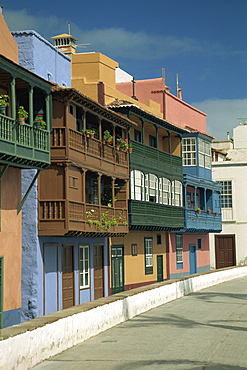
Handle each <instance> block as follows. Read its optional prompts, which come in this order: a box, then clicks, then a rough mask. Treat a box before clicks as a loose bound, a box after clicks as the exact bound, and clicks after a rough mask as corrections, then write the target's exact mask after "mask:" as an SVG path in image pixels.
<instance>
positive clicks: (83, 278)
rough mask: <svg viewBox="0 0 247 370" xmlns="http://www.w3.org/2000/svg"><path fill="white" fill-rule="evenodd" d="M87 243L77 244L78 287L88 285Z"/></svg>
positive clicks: (81, 287)
mask: <svg viewBox="0 0 247 370" xmlns="http://www.w3.org/2000/svg"><path fill="white" fill-rule="evenodd" d="M89 249H90V247H89V245H79V279H80V281H79V284H80V289H83V288H87V287H89Z"/></svg>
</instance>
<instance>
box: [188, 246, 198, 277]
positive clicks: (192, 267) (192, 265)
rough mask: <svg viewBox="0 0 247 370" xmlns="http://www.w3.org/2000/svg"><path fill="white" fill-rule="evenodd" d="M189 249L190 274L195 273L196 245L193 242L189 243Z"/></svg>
mask: <svg viewBox="0 0 247 370" xmlns="http://www.w3.org/2000/svg"><path fill="white" fill-rule="evenodd" d="M189 250H190V274H196V273H197V267H196V246H195V245H194V244H190V246H189Z"/></svg>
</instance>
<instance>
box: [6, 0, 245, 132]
mask: <svg viewBox="0 0 247 370" xmlns="http://www.w3.org/2000/svg"><path fill="white" fill-rule="evenodd" d="M2 5H3V6H4V9H3V15H4V17H5V20H6V21H7V23H8V26H9V28H10V30H13V31H14V30H24V29H26V30H27V29H29V30H30V29H33V30H35V31H36V32H38V33H40V34H41V35H42V36H43V37H45V38H46V39H48V40H50V37H51V36H54V35H58V34H60V33H64V32H67V22H70V23H71V34H72V35H73V36H75V37H76V38H77V39H78V44H81V43H90V45H88V46H87V47H86V48H78V52H84V51H99V52H102V53H104V54H106V55H108V56H109V57H110V58H112V59H114V60H116V61H117V62H119V64H120V68H122V69H124V70H125V71H126V72H128V73H129V74H131V75H133V76H134V77H135V79H146V78H155V77H161V75H162V68H164V69H165V75H166V83H167V85H168V86H170V87H171V92H172V93H175V78H176V73H178V74H179V82H180V87H181V88H182V90H183V99H184V100H185V101H186V102H188V103H190V104H192V105H194V106H196V107H198V108H199V109H201V110H202V111H204V112H205V113H207V115H208V117H207V123H208V133H210V134H212V135H214V136H215V137H216V139H225V138H226V132H227V131H230V135H232V128H233V127H235V126H237V125H238V124H239V123H240V122H241V120H239V119H238V118H246V121H247V91H246V86H247V73H246V67H247V32H246V19H247V0H234V1H232V0H207V1H205V0H204V1H202V0H190V1H185V0H176V1H170V0H163V1H160V0H153V1H146V0H132V1H130V0H125V1H124V2H117V1H112V0H108V1H106V2H103V1H99V0H92V1H91V2H90V1H88V0H87V1H84V0H79V1H78V0H70V1H68V2H64V1H58V0H49V1H48V0H42V6H41V3H40V2H39V1H33V0H22V1H18V2H17V1H16V0H12V1H6V2H5V1H4V0H2Z"/></svg>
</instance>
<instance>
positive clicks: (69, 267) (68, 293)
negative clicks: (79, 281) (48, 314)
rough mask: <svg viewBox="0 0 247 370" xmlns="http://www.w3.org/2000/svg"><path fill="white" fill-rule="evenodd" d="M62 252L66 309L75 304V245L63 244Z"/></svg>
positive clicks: (64, 304) (64, 306) (64, 305)
mask: <svg viewBox="0 0 247 370" xmlns="http://www.w3.org/2000/svg"><path fill="white" fill-rule="evenodd" d="M62 253H63V258H62V286H63V309H65V308H69V307H72V306H74V296H75V294H74V258H73V245H63V252H62Z"/></svg>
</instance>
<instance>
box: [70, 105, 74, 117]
mask: <svg viewBox="0 0 247 370" xmlns="http://www.w3.org/2000/svg"><path fill="white" fill-rule="evenodd" d="M69 113H70V114H72V115H73V114H74V107H73V105H70V106H69Z"/></svg>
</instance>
